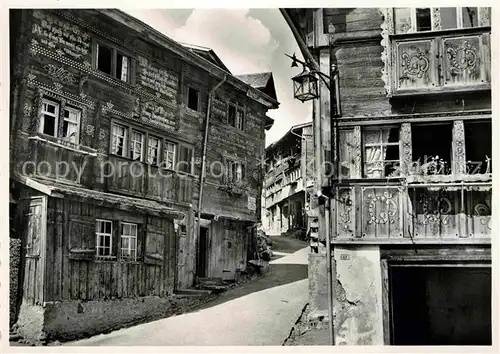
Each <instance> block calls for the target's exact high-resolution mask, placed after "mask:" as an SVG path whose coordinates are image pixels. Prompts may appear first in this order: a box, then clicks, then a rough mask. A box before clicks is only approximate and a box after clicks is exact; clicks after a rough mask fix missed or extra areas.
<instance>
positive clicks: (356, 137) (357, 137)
mask: <svg viewBox="0 0 500 354" xmlns="http://www.w3.org/2000/svg"><path fill="white" fill-rule="evenodd" d="M351 144H352V151H353V162H354V166H353V167H354V171H353V178H361V177H362V175H363V168H362V161H361V150H362V149H361V127H360V126H359V125H357V126H355V127H354V132H353V136H352V141H351Z"/></svg>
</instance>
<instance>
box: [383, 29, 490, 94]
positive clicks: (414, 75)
mask: <svg viewBox="0 0 500 354" xmlns="http://www.w3.org/2000/svg"><path fill="white" fill-rule="evenodd" d="M392 48H393V53H394V54H393V60H392V65H393V69H392V80H391V81H392V86H393V87H392V92H393V93H394V95H404V94H413V93H417V92H440V91H463V90H472V89H481V88H483V89H488V88H490V83H491V70H490V67H491V59H490V58H491V53H490V30H489V27H483V28H475V29H472V30H467V31H461V32H457V31H451V32H450V31H440V32H428V33H425V34H423V33H414V34H410V35H394V36H392Z"/></svg>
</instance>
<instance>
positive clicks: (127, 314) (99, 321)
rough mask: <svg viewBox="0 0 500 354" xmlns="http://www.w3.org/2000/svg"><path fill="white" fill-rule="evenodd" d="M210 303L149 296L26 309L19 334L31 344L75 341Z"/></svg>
mask: <svg viewBox="0 0 500 354" xmlns="http://www.w3.org/2000/svg"><path fill="white" fill-rule="evenodd" d="M208 299H209V296H207V297H203V298H192V297H185V298H184V297H183V298H181V297H175V296H172V297H168V298H160V297H155V296H148V297H142V298H125V299H116V300H103V301H79V300H72V301H63V302H50V303H46V304H45V305H44V306H24V305H23V306H22V307H21V311H20V314H19V320H18V322H17V327H18V328H17V330H18V334H19V335H20V336H21V337H22V338H23V339H24V340H25V341H26V342H28V343H31V344H41V343H43V342H49V341H54V340H59V341H69V340H76V339H81V338H85V337H90V336H93V335H97V334H101V333H107V332H110V331H113V330H117V329H120V328H123V327H128V326H131V325H135V324H139V323H143V322H149V321H153V320H157V319H161V318H165V317H169V316H172V315H176V314H179V313H182V312H185V311H187V310H189V309H190V308H191V307H193V306H195V305H197V304H200V303H202V302H205V301H206V300H208Z"/></svg>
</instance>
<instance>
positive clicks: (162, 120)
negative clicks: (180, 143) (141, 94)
mask: <svg viewBox="0 0 500 354" xmlns="http://www.w3.org/2000/svg"><path fill="white" fill-rule="evenodd" d="M141 108H142V114H141V118H142V119H143V120H145V121H146V122H148V123H149V124H152V125H159V126H161V127H162V128H163V129H166V130H176V129H177V123H176V117H175V114H174V112H173V111H172V110H170V109H168V108H165V107H164V106H162V105H160V104H159V103H157V102H155V101H146V102H143V103H142V105H141Z"/></svg>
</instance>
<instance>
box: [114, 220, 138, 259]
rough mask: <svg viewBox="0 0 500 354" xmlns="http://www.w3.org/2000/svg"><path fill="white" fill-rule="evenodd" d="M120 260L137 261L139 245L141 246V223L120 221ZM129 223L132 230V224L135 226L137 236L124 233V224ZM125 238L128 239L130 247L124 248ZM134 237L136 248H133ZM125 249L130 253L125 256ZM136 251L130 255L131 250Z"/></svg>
mask: <svg viewBox="0 0 500 354" xmlns="http://www.w3.org/2000/svg"><path fill="white" fill-rule="evenodd" d="M119 224H120V226H119V227H120V260H122V261H131V262H137V252H138V246H139V224H137V223H133V222H128V221H120V223H119ZM125 225H127V226H129V227H130V230H132V226H134V227H135V236H134V235H132V234H131V233H130V234H127V235H125V234H124V226H125ZM123 239H128V247H127V248H124V247H123V243H124V242H123ZM132 239H133V240H134V241H135V242H134V243H135V248H134V249H132V247H131V244H132V243H131V241H132ZM124 250H127V251H128V253H129V255H128V256H124V252H123V251H124ZM132 251H134V256H133V257H132V256H130V252H132Z"/></svg>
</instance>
